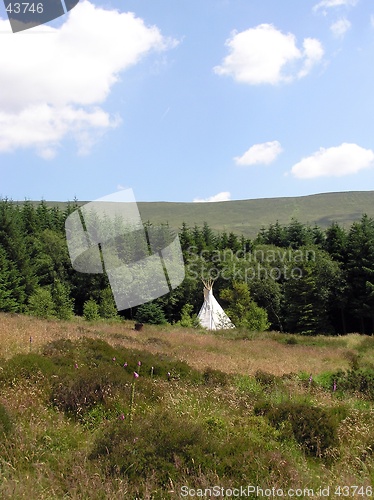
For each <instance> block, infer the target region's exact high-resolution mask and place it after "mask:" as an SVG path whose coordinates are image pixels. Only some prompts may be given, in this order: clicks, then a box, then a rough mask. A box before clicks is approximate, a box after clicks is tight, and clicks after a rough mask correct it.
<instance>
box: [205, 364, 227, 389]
mask: <svg viewBox="0 0 374 500" xmlns="http://www.w3.org/2000/svg"><path fill="white" fill-rule="evenodd" d="M203 378H204V383H205V384H206V385H221V386H224V385H227V384H228V380H229V376H228V375H227V373H224V372H221V371H220V370H213V368H210V367H209V368H207V369H206V370H205V371H204V374H203Z"/></svg>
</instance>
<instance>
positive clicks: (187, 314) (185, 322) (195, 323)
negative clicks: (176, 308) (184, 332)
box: [177, 304, 200, 328]
mask: <svg viewBox="0 0 374 500" xmlns="http://www.w3.org/2000/svg"><path fill="white" fill-rule="evenodd" d="M192 311H193V305H191V304H184V306H183V307H182V311H181V319H180V321H178V323H177V324H178V325H180V326H183V327H185V328H198V327H199V326H200V322H199V320H198V319H197V315H196V314H192Z"/></svg>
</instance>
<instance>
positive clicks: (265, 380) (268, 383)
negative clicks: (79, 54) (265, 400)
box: [255, 370, 282, 389]
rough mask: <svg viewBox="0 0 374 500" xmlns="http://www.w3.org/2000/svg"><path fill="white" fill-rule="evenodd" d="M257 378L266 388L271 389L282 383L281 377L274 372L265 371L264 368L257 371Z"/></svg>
mask: <svg viewBox="0 0 374 500" xmlns="http://www.w3.org/2000/svg"><path fill="white" fill-rule="evenodd" d="M255 379H256V380H257V382H258V383H259V384H261V385H262V387H264V388H265V389H271V388H273V387H275V386H276V385H280V384H282V381H281V379H280V378H279V377H277V376H276V375H273V374H272V373H267V372H263V371H262V370H257V371H256V373H255Z"/></svg>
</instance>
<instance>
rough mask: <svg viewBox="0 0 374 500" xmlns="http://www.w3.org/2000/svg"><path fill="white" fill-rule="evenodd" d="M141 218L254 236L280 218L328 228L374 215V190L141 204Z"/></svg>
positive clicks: (282, 222) (283, 222)
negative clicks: (364, 215)
mask: <svg viewBox="0 0 374 500" xmlns="http://www.w3.org/2000/svg"><path fill="white" fill-rule="evenodd" d="M138 206H139V210H140V213H141V216H142V219H143V220H144V221H145V220H150V221H152V222H154V223H161V222H165V221H168V222H169V224H170V225H171V226H172V227H176V228H177V227H180V226H181V224H182V222H186V223H187V224H188V225H189V226H193V225H194V224H197V225H202V224H203V222H204V221H205V222H207V223H208V224H209V226H210V227H211V228H212V229H216V230H226V231H234V232H236V233H240V234H244V235H246V236H250V237H253V236H255V235H256V234H257V232H258V231H259V229H260V228H261V226H267V225H268V224H270V223H272V222H275V221H276V220H278V221H279V223H280V224H287V223H289V222H290V220H291V219H292V218H295V219H297V220H299V221H300V222H303V223H310V224H312V225H314V224H317V225H319V226H321V227H327V226H329V225H330V224H331V222H334V221H336V222H339V223H340V224H341V225H343V226H350V225H351V224H352V222H354V221H355V220H358V219H360V218H361V215H362V214H364V213H366V214H368V215H369V216H370V217H373V216H374V191H350V192H345V193H326V194H316V195H311V196H299V197H292V198H263V199H257V200H240V201H225V202H217V203H166V202H155V203H144V202H143V203H138Z"/></svg>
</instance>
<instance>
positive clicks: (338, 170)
mask: <svg viewBox="0 0 374 500" xmlns="http://www.w3.org/2000/svg"><path fill="white" fill-rule="evenodd" d="M373 166H374V151H372V150H371V149H364V148H362V147H360V146H358V145H357V144H348V143H343V144H341V145H340V146H337V147H332V148H328V149H325V148H320V149H319V150H318V151H316V152H315V153H313V154H312V155H311V156H308V157H307V158H303V159H302V160H301V161H300V162H299V163H296V165H294V166H293V167H292V169H291V173H292V174H293V175H294V176H295V177H297V178H299V179H314V178H316V177H342V176H344V175H350V174H356V173H357V172H359V171H360V170H363V169H365V168H369V167H373Z"/></svg>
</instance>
